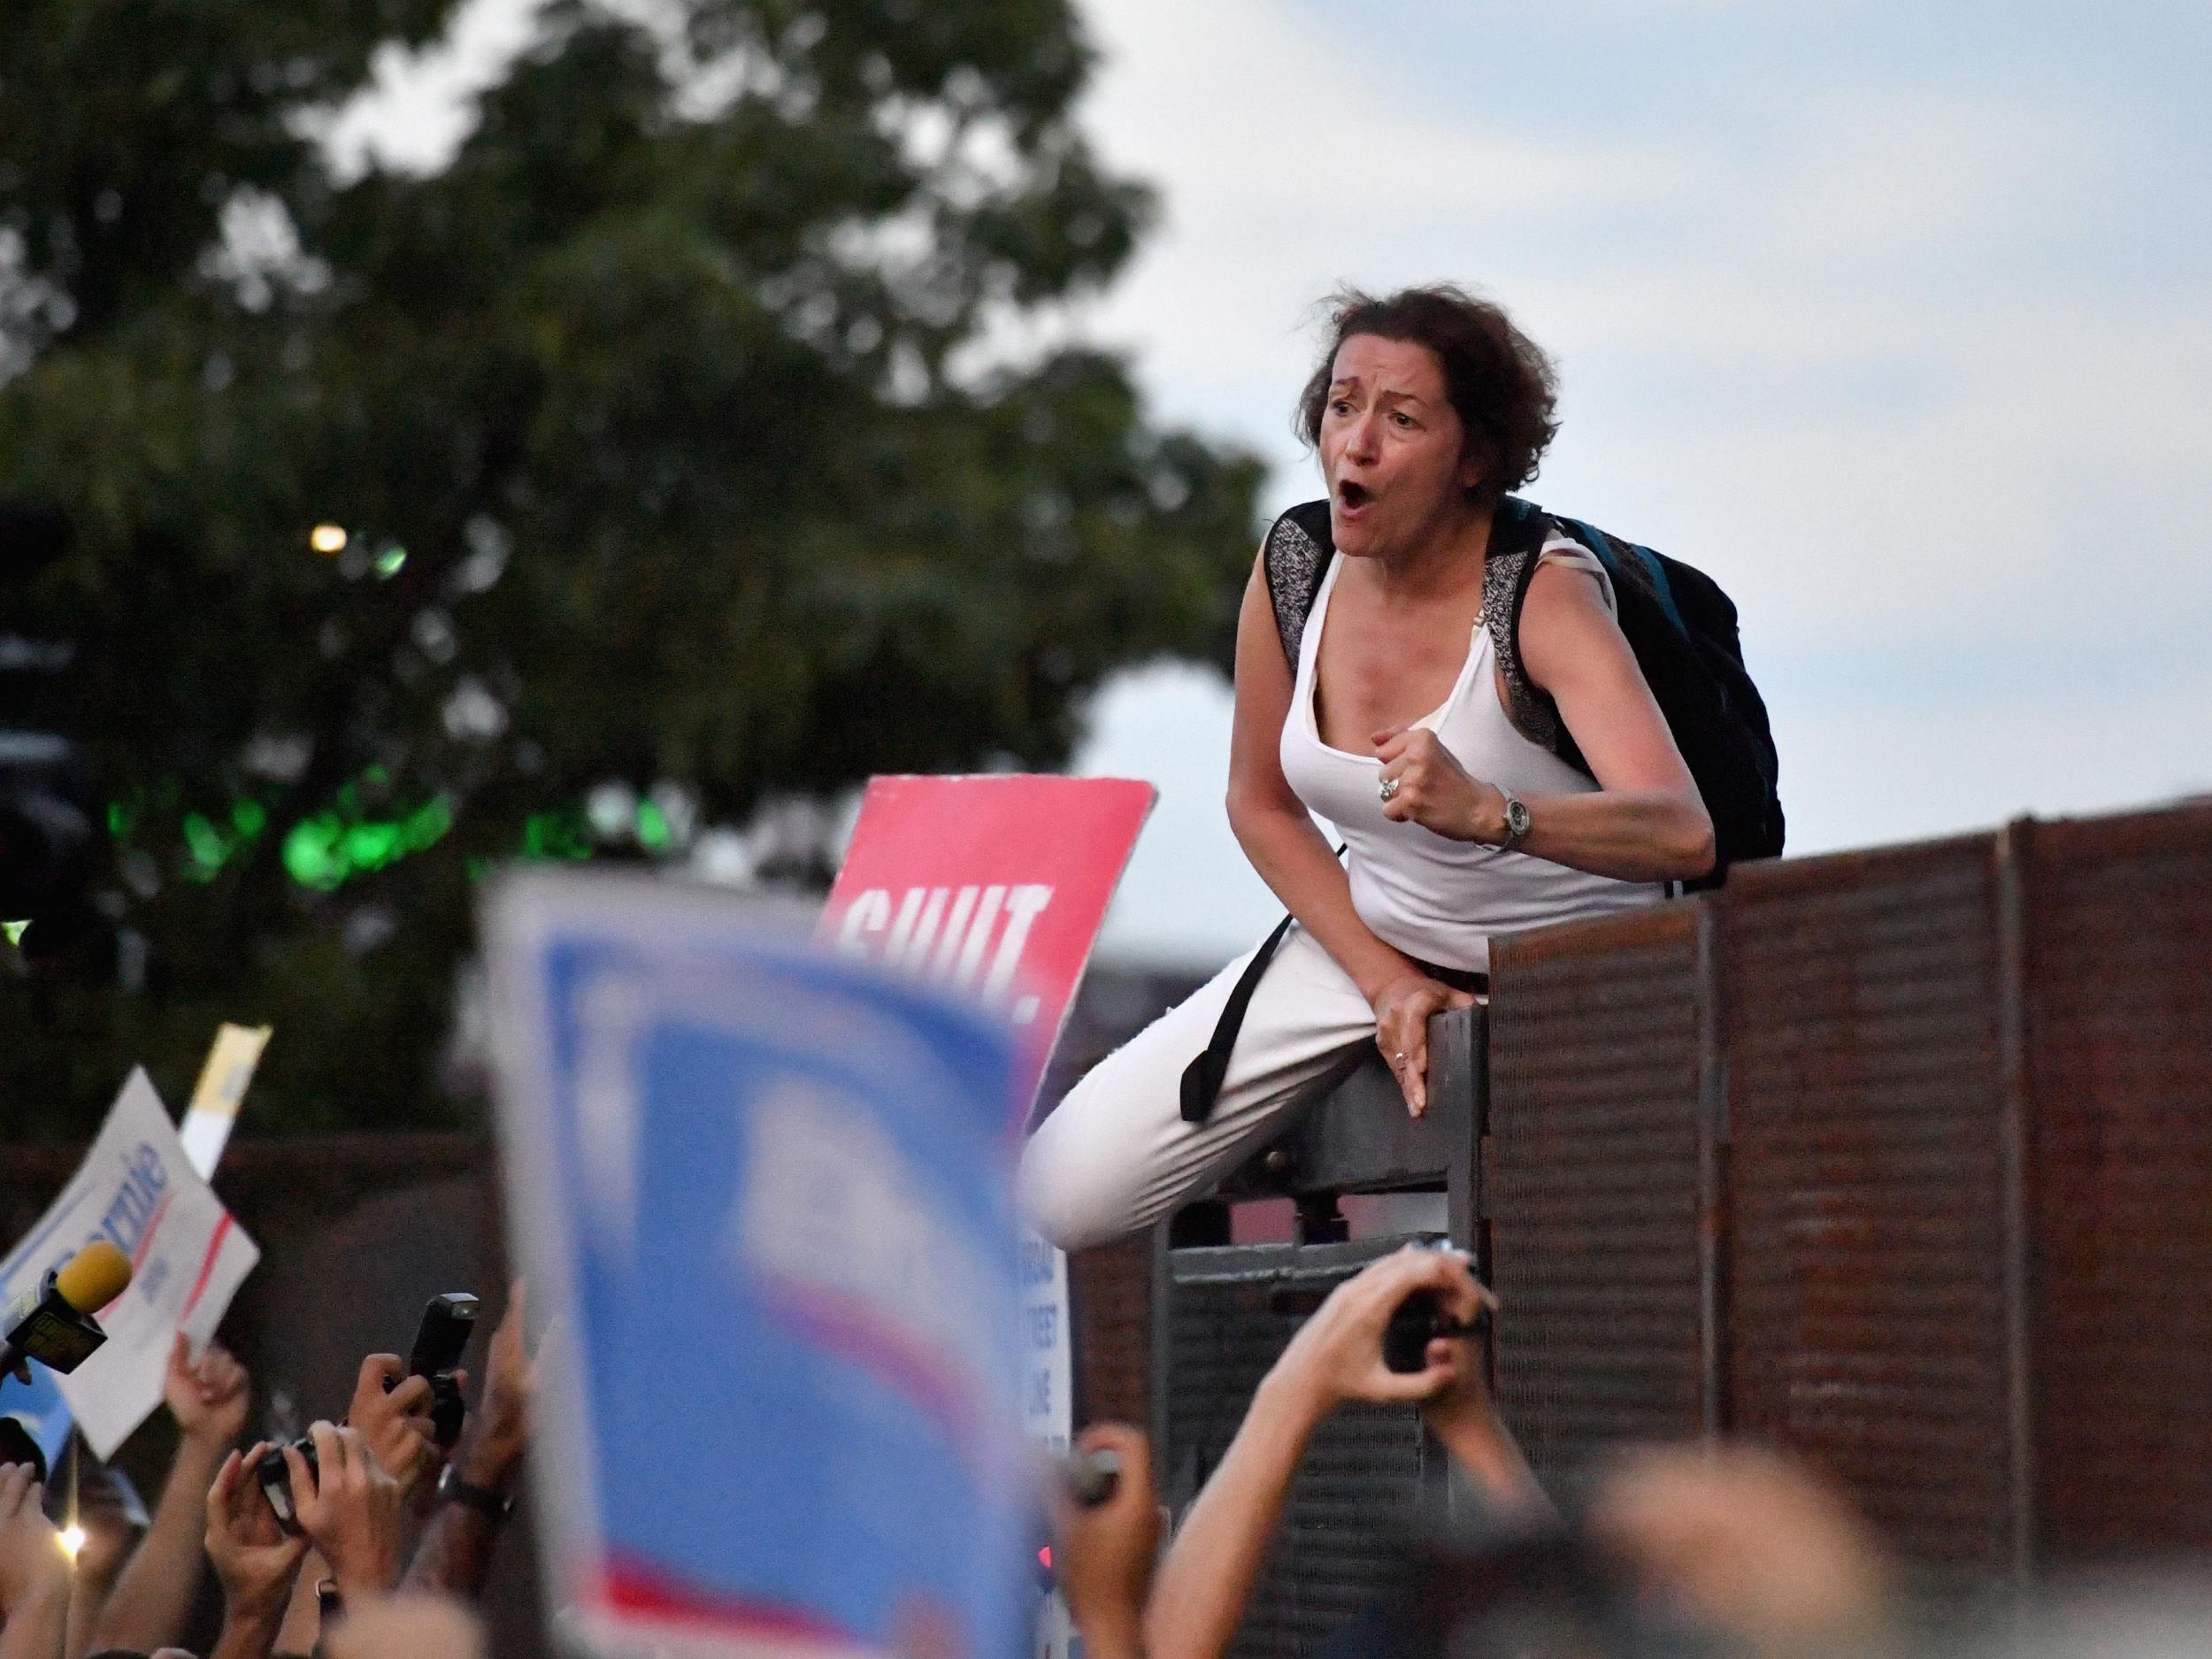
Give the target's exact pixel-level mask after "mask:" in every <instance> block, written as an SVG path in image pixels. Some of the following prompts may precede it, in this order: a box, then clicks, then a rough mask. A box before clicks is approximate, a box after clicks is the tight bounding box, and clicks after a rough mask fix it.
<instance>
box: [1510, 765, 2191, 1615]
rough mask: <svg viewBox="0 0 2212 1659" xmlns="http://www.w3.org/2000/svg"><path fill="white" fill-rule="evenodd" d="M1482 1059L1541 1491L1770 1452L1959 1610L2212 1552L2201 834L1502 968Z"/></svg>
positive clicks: (1736, 895)
mask: <svg viewBox="0 0 2212 1659" xmlns="http://www.w3.org/2000/svg"><path fill="white" fill-rule="evenodd" d="M1491 1054H1492V1060H1493V1064H1492V1071H1491V1091H1492V1098H1491V1107H1490V1113H1491V1116H1490V1130H1491V1137H1492V1140H1491V1144H1490V1153H1489V1156H1490V1160H1491V1163H1492V1164H1493V1166H1494V1180H1493V1181H1492V1182H1491V1184H1490V1187H1489V1188H1488V1191H1487V1199H1488V1208H1489V1217H1488V1218H1489V1225H1490V1227H1491V1229H1492V1237H1493V1240H1494V1272H1495V1276H1496V1279H1497V1280H1498V1283H1499V1286H1500V1287H1501V1289H1502V1291H1503V1292H1504V1294H1505V1297H1506V1301H1507V1304H1508V1307H1509V1317H1508V1318H1507V1319H1506V1320H1505V1321H1504V1322H1502V1326H1501V1334H1500V1340H1499V1348H1498V1370H1499V1388H1500V1394H1501V1397H1502V1400H1503V1402H1505V1404H1506V1407H1507V1409H1508V1413H1509V1417H1510V1418H1511V1419H1512V1420H1513V1421H1514V1423H1515V1425H1516V1426H1517V1429H1518V1430H1519V1431H1520V1432H1522V1433H1523V1434H1525V1437H1526V1438H1527V1440H1528V1441H1529V1443H1530V1445H1531V1447H1532V1449H1533V1450H1534V1452H1535V1453H1536V1455H1537V1459H1538V1462H1539V1465H1540V1467H1542V1468H1546V1469H1548V1470H1553V1471H1556V1470H1559V1469H1563V1468H1565V1467H1569V1466H1571V1465H1572V1464H1573V1463H1575V1462H1577V1461H1578V1460H1580V1459H1581V1458H1583V1457H1586V1455H1588V1454H1589V1453H1590V1452H1591V1451H1593V1450H1594V1449H1596V1448H1598V1447H1600V1446H1601V1445H1602V1444H1604V1443H1606V1442H1609V1441H1613V1440H1629V1439H1633V1438H1641V1437H1648V1436H1651V1435H1654V1434H1660V1435H1664V1434H1667V1433H1670V1432H1674V1433H1678V1432H1688V1431H1690V1430H1692V1429H1694V1428H1695V1427H1696V1426H1698V1425H1700V1423H1701V1422H1704V1423H1711V1424H1715V1425H1717V1426H1719V1427H1721V1428H1723V1429H1726V1430H1732V1431H1733V1432H1739V1433H1743V1434H1747V1435H1750V1436H1754V1437H1757V1438H1763V1439H1767V1440H1773V1441H1776V1442H1778V1443H1780V1444H1783V1445H1785V1446H1787V1447H1789V1448H1793V1450H1795V1451H1797V1452H1799V1453H1801V1454H1802V1455H1806V1456H1808V1457H1809V1458H1810V1459H1812V1460H1813V1461H1814V1462H1816V1463H1819V1464H1821V1465H1823V1466H1824V1467H1825V1468H1826V1469H1828V1470H1829V1471H1831V1472H1832V1473H1833V1474H1834V1475H1835V1476H1836V1477H1837V1478H1838V1479H1840V1480H1841V1481H1843V1482H1844V1484H1845V1485H1846V1486H1847V1488H1848V1489H1849V1490H1850V1491H1851V1492H1852V1493H1853V1494H1854V1495H1855V1497H1856V1498H1857V1500H1858V1501H1859V1502H1861V1503H1862V1504H1863V1506H1864V1508H1865V1509H1867V1511H1868V1512H1869V1513H1870V1515H1871V1516H1873V1517H1875V1519H1876V1520H1877V1521H1878V1523H1879V1524H1880V1525H1881V1526H1882V1527H1883V1528H1884V1529H1885V1531H1886V1532H1887V1533H1888V1535H1889V1536H1890V1538H1891V1539H1892V1540H1893V1542H1894V1543H1895V1544H1896V1546H1897V1547H1898V1548H1899V1549H1900V1550H1901V1553H1902V1554H1903V1555H1905V1556H1906V1557H1907V1559H1908V1560H1909V1562H1910V1563H1912V1564H1913V1566H1914V1567H1915V1569H1916V1575H1917V1576H1918V1577H1919V1578H1920V1579H1921V1581H1922V1582H1923V1583H1924V1585H1925V1586H1927V1587H1929V1588H1931V1589H1932V1590H1938V1591H1940V1592H1943V1593H1945V1594H1960V1593H1966V1594H1970V1593H1972V1592H1975V1591H1977V1590H1991V1589H1998V1588H2001V1587H2004V1586H2020V1585H2023V1584H2024V1583H2026V1582H2027V1581H2028V1580H2029V1578H2031V1577H2032V1576H2033V1575H2035V1574H2036V1573H2038V1572H2039V1571H2047V1570H2050V1569H2056V1568H2062V1567H2064V1566H2066V1565H2069V1564H2072V1563H2081V1562H2085V1561H2090V1560H2094V1559H2097V1558H2101V1557H2110V1556H2114V1555H2130V1556H2136V1557H2139V1556H2141V1555H2144V1554H2146V1553H2158V1552H2164V1551H2174V1552H2185V1551H2201V1550H2202V1549H2204V1548H2207V1547H2208V1546H2212V1357H2208V1356H2212V1299H2208V1298H2207V1296H2206V1295H2205V1294H2204V1286H2207V1285H2208V1284H2212V807H2203V806H2192V807H2185V808H2177V809H2171V810H2162V811H2156V812H2149V813H2139V814H2131V815H2127V816H2124V817H2116V818H2101V819H2092V820H2084V821H2076V822H2062V823H2036V822H2032V821H2025V822H2023V823H2020V824H2016V825H2014V826H2011V827H2009V828H2008V829H2007V830H2005V831H2004V832H2002V833H1998V834H1994V835H1985V836H1975V837H1966V838H1961V839H1958V840H1955V841H1942V842H1936V843H1932V844H1928V845H1924V846H1917V847H1905V848H1897V849H1886V850H1883V851H1878V852H1870V853H1861V854H1851V855H1847V856H1836V857H1827V858H1814V859H1804V860H1796V861H1791V862H1788V863H1783V864H1770V865H1762V866H1751V867H1748V868H1746V869H1743V870H1740V871H1738V872H1735V873H1734V874H1733V875H1732V877H1731V879H1730V880H1729V883H1728V885H1727V887H1725V889H1724V890H1723V891H1722V892H1721V893H1719V894H1717V895H1706V896H1704V897H1701V898H1699V899H1697V900H1694V901H1691V902H1685V903H1681V904H1678V905H1675V906H1670V907H1666V908H1665V909H1663V910H1661V911H1660V912H1658V913H1657V914H1656V915H1655V916H1650V917H1646V918H1637V919H1636V920H1635V921H1634V922H1632V923H1626V924H1624V923H1620V922H1604V923H1595V924H1589V925H1586V926H1577V927H1571V928H1561V929H1555V930H1550V931H1548V932H1546V933H1540V934H1532V935H1527V936H1524V937H1522V938H1520V939H1517V940H1513V941H1507V942H1505V943H1504V944H1502V946H1501V947H1499V948H1498V949H1497V950H1496V953H1495V956H1494V1002H1493V1022H1492V1031H1491ZM1693 1201H1694V1202H1693ZM1693 1271H1694V1278H1695V1282H1696V1287H1697V1298H1696V1300H1695V1301H1693V1299H1692V1298H1691V1297H1690V1296H1689V1294H1687V1292H1686V1281H1687V1280H1688V1279H1690V1277H1691V1276H1692V1274H1693ZM1631 1305H1633V1308H1634V1317H1605V1316H1606V1315H1607V1314H1608V1313H1609V1312H1614V1311H1617V1310H1627V1309H1629V1308H1630V1307H1631ZM1694 1307H1695V1308H1697V1309H1699V1310H1701V1317H1691V1311H1692V1310H1693V1308H1694ZM1716 1339H1717V1340H1716ZM1693 1379H1694V1381H1693ZM1699 1399H1701V1401H1702V1402H1703V1409H1702V1411H1701V1412H1700V1411H1699V1410H1697V1409H1693V1405H1692V1402H1693V1401H1694V1400H1699Z"/></svg>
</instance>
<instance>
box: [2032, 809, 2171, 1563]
mask: <svg viewBox="0 0 2212 1659" xmlns="http://www.w3.org/2000/svg"><path fill="white" fill-rule="evenodd" d="M2014 845H2015V848H2016V851H2015V854H2014V862H2015V864H2016V866H2017V867H2018V868H2019V869H2020V871H2021V880H2022V886H2023V888H2024V895H2025V903H2024V920H2025V926H2024V941H2023V970H2024V982H2025V984H2026V987H2027V988H2028V995H2027V1003H2026V1010H2025V1025H2026V1074H2025V1079H2024V1081H2025V1084H2026V1087H2027V1088H2028V1090H2029V1092H2030V1094H2031V1097H2032V1100H2033V1102H2034V1112H2033V1119H2032V1121H2033V1134H2032V1142H2031V1148H2032V1184H2031V1190H2032V1194H2033V1197H2032V1210H2031V1215H2032V1233H2033V1239H2034V1245H2035V1249H2034V1255H2033V1258H2032V1260H2033V1264H2034V1267H2035V1270H2036V1271H2035V1278H2034V1281H2033V1285H2032V1303H2033V1309H2034V1324H2035V1339H2036V1340H2035V1344H2034V1359H2033V1369H2032V1381H2033V1401H2034V1412H2035V1430H2036V1432H2035V1441H2034V1448H2033V1457H2034V1488H2035V1493H2036V1504H2037V1509H2038V1515H2039V1522H2040V1540H2039V1541H2040V1543H2041V1546H2042V1548H2043V1549H2044V1550H2045V1552H2046V1553H2047V1555H2049V1556H2050V1557H2051V1558H2054V1559H2055V1560H2061V1561H2079V1560H2093V1559H2096V1558H2099V1557H2104V1556H2110V1555H2121V1554H2131V1553H2135V1552H2138V1551H2139V1550H2140V1549H2142V1548H2144V1547H2145V1546H2146V1545H2147V1544H2148V1545H2154V1546H2161V1547H2164V1548H2171V1549H2175V1550H2194V1551H2202V1550H2204V1549H2206V1548H2212V807H2197V808H2193V809H2189V810H2177V811H2170V812H2162V813H2156V814H2147V815H2144V816H2140V817H2135V818H2107V819H2092V820H2087V821H2084V822H2077V823H2060V824H2036V825H2032V826H2022V827H2021V829H2020V830H2019V831H2018V832H2017V833H2016V836H2015V842H2014Z"/></svg>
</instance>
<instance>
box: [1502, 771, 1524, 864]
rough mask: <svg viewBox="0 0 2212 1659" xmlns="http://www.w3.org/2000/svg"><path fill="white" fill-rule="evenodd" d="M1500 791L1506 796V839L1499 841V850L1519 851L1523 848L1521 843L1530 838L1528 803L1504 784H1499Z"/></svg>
mask: <svg viewBox="0 0 2212 1659" xmlns="http://www.w3.org/2000/svg"><path fill="white" fill-rule="evenodd" d="M1498 793H1499V794H1500V795H1503V796H1504V797H1505V839H1504V840H1503V841H1500V842H1499V843H1498V850H1499V851H1501V852H1509V853H1517V852H1518V851H1520V850H1521V843H1522V842H1523V841H1526V840H1527V839H1528V828H1529V817H1528V803H1527V802H1525V801H1524V800H1522V799H1521V797H1520V796H1519V795H1515V794H1514V793H1513V791H1512V790H1510V789H1508V788H1506V787H1504V786H1503V785H1500V786H1499V788H1498Z"/></svg>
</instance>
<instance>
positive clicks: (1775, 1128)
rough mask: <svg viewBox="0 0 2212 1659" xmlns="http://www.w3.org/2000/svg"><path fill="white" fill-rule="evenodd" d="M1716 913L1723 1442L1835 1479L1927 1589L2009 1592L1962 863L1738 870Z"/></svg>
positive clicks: (2008, 1503)
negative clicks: (1730, 1408)
mask: <svg viewBox="0 0 2212 1659" xmlns="http://www.w3.org/2000/svg"><path fill="white" fill-rule="evenodd" d="M1722 904H1723V910H1724V926H1723V928H1722V937H1723V940H1724V972H1725V989H1724V995H1723V1002H1724V1025H1725V1033H1726V1037H1727V1041H1728V1044H1729V1066H1730V1071H1729V1086H1728V1092H1727V1104H1728V1111H1729V1116H1730V1125H1729V1128H1730V1134H1731V1137H1732V1162H1731V1171H1732V1214H1733V1221H1734V1226H1733V1230H1732V1232H1733V1236H1732V1250H1731V1255H1732V1266H1731V1278H1732V1343H1731V1356H1730V1363H1731V1369H1732V1385H1733V1389H1734V1397H1735V1406H1736V1413H1735V1415H1736V1424H1737V1426H1738V1428H1739V1429H1740V1430H1741V1431H1743V1432H1747V1433H1748V1434H1751V1435H1754V1436H1758V1437H1762V1438H1767V1439H1770V1440H1778V1441H1780V1442H1783V1443H1785V1444H1786V1445H1788V1446H1790V1447H1791V1448H1794V1449H1796V1450H1798V1451H1800V1452H1801V1453H1803V1454H1806V1455H1809V1456H1810V1457H1811V1458H1812V1459H1814V1460H1815V1461H1816V1463H1819V1464H1821V1465H1823V1466H1824V1467H1825V1468H1826V1469H1827V1470H1829V1471H1831V1472H1832V1473H1833V1474H1835V1475H1836V1476H1838V1477H1839V1479H1842V1481H1843V1482H1844V1483H1845V1485H1846V1486H1847V1487H1848V1488H1849V1490H1850V1491H1851V1492H1852V1493H1853V1494H1854V1495H1855V1497H1856V1499H1857V1500H1858V1502H1860V1503H1861V1504H1863V1506H1864V1507H1865V1509H1867V1511H1868V1513H1869V1514H1870V1516H1871V1517H1873V1519H1874V1520H1875V1521H1876V1523H1877V1524H1878V1525H1880V1526H1882V1527H1883V1528H1884V1529H1886V1532H1888V1534H1889V1535H1890V1537H1891V1539H1892V1540H1893V1542H1894V1543H1895V1544H1896V1545H1897V1546H1898V1548H1900V1549H1901V1551H1902V1552H1903V1554H1904V1555H1905V1556H1906V1558H1907V1559H1908V1561H1909V1562H1910V1563H1913V1564H1914V1565H1915V1566H1916V1568H1918V1569H1919V1570H1920V1571H1921V1574H1922V1577H1923V1581H1924V1586H1925V1587H1927V1588H1930V1589H1947V1590H1955V1589H1967V1588H1974V1587H1988V1586H1996V1585H1999V1584H2001V1583H2002V1582H2004V1581H2005V1580H2007V1578H2008V1577H2009V1575H2010V1574H2011V1573H2012V1572H2013V1571H2015V1569H2016V1564H2017V1562H2016V1549H2017V1547H2018V1532H2019V1525H2020V1522H2019V1516H2018V1513H2017V1511H2016V1503H2017V1502H2018V1501H2019V1494H2017V1493H2016V1491H2015V1489H2014V1482H2013V1479H2012V1473H2011V1469H2012V1464H2011V1448H2012V1444H2013V1441H2012V1432H2013V1429H2014V1421H2013V1417H2012V1407H2011V1404H2010V1401H2011V1386H2012V1381H2013V1377H2014V1369H2013V1367H2014V1360H2015V1354H2014V1348H2013V1341H2014V1333H2013V1332H2012V1330H2011V1328H2010V1326H2009V1325H2008V1307H2009V1304H2008V1299H2007V1277H2006V1272H2005V1270H2004V1259H2003V1258H2004V1256H2005V1251H2006V1248H2007V1240H2008V1228H2007V1225H2006V1212H2005V1194H2006V1192H2007V1183H2006V1179H2005V1171H2006V1165H2005V1158H2004V1144H2003V1113H2004V1110H2005V1097H2004V1091H2003V1087H2002V1083H2001V1057H2000V1042H1999V1006H1998V1004H1999V981H1998V967H1999V964H1998V956H1999V951H1998V943H1997V936H1996V934H1997V908H1996V895H1995V875H1994V861H1993V844H1992V842H1991V841H1989V840H1988V839H1987V838H1977V839H1973V840H1962V841H1947V842H1940V843H1935V844H1931V845H1928V846H1923V847H1912V848H1901V849H1895V850H1893V851H1886V852H1881V853H1875V854H1865V855H1852V856H1844V857H1837V858H1821V859H1809V860H1802V861H1797V862H1793V863H1791V864H1776V865H1763V866H1759V865H1755V866H1752V867H1750V868H1748V869H1747V870H1745V871H1743V872H1739V874H1738V875H1737V876H1735V877H1732V879H1731V881H1730V884H1729V887H1727V889H1726V891H1725V894H1724V898H1723V900H1722Z"/></svg>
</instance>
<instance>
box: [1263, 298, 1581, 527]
mask: <svg viewBox="0 0 2212 1659" xmlns="http://www.w3.org/2000/svg"><path fill="white" fill-rule="evenodd" d="M1325 303H1326V304H1327V306H1328V309H1329V343H1328V349H1326V350H1325V351H1324V352H1323V353H1322V354H1321V361H1320V363H1319V364H1317V365H1316V366H1315V368H1314V371H1313V377H1312V379H1310V380H1308V381H1307V382H1306V389H1305V390H1304V392H1302V394H1300V396H1299V398H1298V416H1297V420H1296V423H1295V424H1296V426H1297V429H1298V432H1299V433H1300V434H1301V435H1302V436H1303V437H1304V439H1305V441H1306V442H1308V443H1310V444H1312V445H1315V446H1316V447H1318V446H1319V444H1320V442H1321V417H1322V414H1323V413H1324V411H1326V410H1327V408H1328V406H1329V382H1330V377H1331V372H1332V370H1333V367H1334V365H1335V363H1336V354H1337V349H1338V348H1339V347H1340V346H1342V345H1343V343H1344V342H1346V341H1347V340H1348V339H1350V338H1351V337H1352V336H1353V335H1354V334H1374V335H1376V336H1378V337H1379V338H1380V339H1384V340H1401V341H1405V342H1409V343H1410V344H1413V345H1417V346H1425V347H1427V348H1428V349H1429V351H1430V353H1431V355H1432V356H1433V357H1435V358H1436V361H1437V363H1438V365H1440V367H1441V368H1442V369H1443V371H1444V385H1445V388H1446V396H1448V397H1449V398H1450V399H1451V404H1452V407H1453V409H1454V410H1455V411H1458V414H1459V423H1460V426H1461V427H1462V428H1463V431H1464V432H1465V434H1466V437H1465V440H1464V442H1465V453H1466V454H1468V455H1470V456H1472V457H1474V458H1475V460H1476V462H1477V463H1478V464H1479V465H1480V467H1481V468H1482V476H1481V478H1480V480H1479V481H1478V482H1477V483H1476V484H1475V486H1474V488H1472V489H1471V490H1470V491H1469V492H1468V494H1469V495H1471V496H1472V497H1474V498H1475V499H1476V500H1478V501H1481V502H1494V501H1496V500H1497V498H1498V497H1499V496H1501V495H1504V494H1505V493H1506V492H1507V491H1509V490H1515V489H1518V488H1520V487H1521V486H1522V485H1524V484H1525V483H1527V482H1528V481H1529V480H1531V479H1532V478H1534V477H1535V476H1536V468H1537V465H1538V463H1539V462H1540V461H1541V460H1542V459H1543V455H1544V450H1545V449H1546V448H1547V446H1548V445H1549V444H1550V442H1551V441H1552V436H1553V434H1555V433H1556V432H1557V431H1558V430H1559V422H1558V421H1557V420H1556V419H1554V418H1553V404H1554V403H1555V397H1556V393H1557V388H1558V380H1557V377H1556V374H1555V372H1554V370H1553V368H1552V363H1551V359H1550V358H1549V357H1546V356H1545V355H1544V352H1543V349H1542V348H1541V347H1540V346H1539V345H1538V344H1537V343H1536V342H1534V341H1533V340H1531V339H1530V338H1529V337H1528V336H1527V335H1526V334H1523V333H1522V332H1521V331H1520V330H1519V329H1517V328H1516V327H1515V326H1513V322H1512V319H1510V318H1509V317H1507V315H1506V314H1505V312H1504V311H1502V310H1500V309H1499V308H1498V307H1497V306H1495V305H1493V304H1492V303H1490V302H1489V301H1487V300H1481V299H1477V298H1476V297H1475V296H1473V295H1471V294H1470V293H1468V292H1467V291H1466V290H1465V289H1464V288H1455V287H1454V286H1452V285H1451V284H1450V283H1446V282H1439V283H1433V284H1432V285H1430V286H1428V287H1426V288H1401V289H1400V290H1399V291H1398V292H1397V293H1395V294H1390V295H1385V296H1380V297H1378V296H1375V295H1372V294H1364V293H1362V292H1361V291H1360V290H1359V289H1357V288H1340V289H1339V290H1338V291H1337V292H1336V293H1335V294H1333V295H1332V296H1330V297H1329V299H1328V300H1327V301H1326V302H1325Z"/></svg>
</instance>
